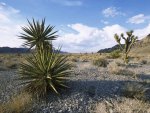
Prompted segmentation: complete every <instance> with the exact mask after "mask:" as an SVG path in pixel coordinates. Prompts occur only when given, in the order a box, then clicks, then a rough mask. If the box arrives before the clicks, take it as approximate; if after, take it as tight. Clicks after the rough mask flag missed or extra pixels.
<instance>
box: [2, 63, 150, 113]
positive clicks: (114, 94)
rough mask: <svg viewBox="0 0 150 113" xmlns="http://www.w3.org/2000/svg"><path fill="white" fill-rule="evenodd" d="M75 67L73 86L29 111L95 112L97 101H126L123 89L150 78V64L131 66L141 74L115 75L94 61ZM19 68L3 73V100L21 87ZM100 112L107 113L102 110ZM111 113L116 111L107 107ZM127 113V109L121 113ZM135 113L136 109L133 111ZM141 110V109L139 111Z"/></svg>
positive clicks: (54, 112)
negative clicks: (94, 63)
mask: <svg viewBox="0 0 150 113" xmlns="http://www.w3.org/2000/svg"><path fill="white" fill-rule="evenodd" d="M75 64H76V67H75V68H73V74H72V76H71V81H69V82H68V85H69V86H70V89H67V90H64V91H61V94H62V95H60V96H56V95H54V94H50V95H49V96H48V97H47V101H44V100H43V101H40V102H34V103H33V106H32V108H30V109H29V110H28V111H30V112H36V113H91V112H96V111H95V109H96V105H97V104H98V103H107V104H109V103H110V104H111V103H116V102H120V101H123V100H125V99H126V98H125V97H123V96H122V92H121V89H122V87H123V86H124V85H125V84H126V83H128V82H141V81H144V80H148V79H150V65H149V64H145V65H141V64H136V65H135V64H133V65H131V66H130V67H129V69H130V70H134V71H135V72H136V73H138V75H139V76H138V77H137V78H134V77H133V76H124V75H115V74H111V73H109V72H108V68H107V67H106V68H104V67H96V66H93V65H92V63H91V62H76V63H75ZM16 73H17V71H16V70H8V71H1V72H0V102H1V103H3V102H6V101H8V100H9V99H10V97H11V96H12V95H14V94H16V92H18V90H20V88H19V87H18V86H17V84H18V83H19V82H18V81H16V80H15V79H16V78H17V74H16ZM99 113H104V112H103V111H99ZM108 113H114V112H113V111H111V110H108ZM122 113H126V112H122ZM133 113H136V112H133ZM139 113H140V112H139Z"/></svg>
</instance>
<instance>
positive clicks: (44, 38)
mask: <svg viewBox="0 0 150 113" xmlns="http://www.w3.org/2000/svg"><path fill="white" fill-rule="evenodd" d="M27 21H28V25H27V26H24V27H22V30H23V31H24V33H21V35H20V36H19V37H21V39H23V40H25V43H24V44H23V45H24V46H28V47H29V49H32V48H33V47H35V48H36V50H40V47H41V46H46V45H47V44H48V46H51V47H52V44H51V43H52V40H55V39H56V38H57V37H58V35H56V33H57V31H54V26H51V25H47V26H45V19H43V20H42V21H41V22H39V21H35V20H34V19H32V21H31V22H30V21H29V20H27Z"/></svg>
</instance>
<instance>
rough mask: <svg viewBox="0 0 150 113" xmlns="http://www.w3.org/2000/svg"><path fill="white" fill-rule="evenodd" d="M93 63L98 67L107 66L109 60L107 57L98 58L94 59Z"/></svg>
mask: <svg viewBox="0 0 150 113" xmlns="http://www.w3.org/2000/svg"><path fill="white" fill-rule="evenodd" d="M93 65H95V66H98V67H107V65H108V61H107V60H106V59H105V58H98V59H96V60H93Z"/></svg>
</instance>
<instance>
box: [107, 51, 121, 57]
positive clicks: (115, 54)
mask: <svg viewBox="0 0 150 113" xmlns="http://www.w3.org/2000/svg"><path fill="white" fill-rule="evenodd" d="M120 56H121V55H120V50H115V51H113V52H111V53H110V58H113V59H115V58H119V57H120Z"/></svg>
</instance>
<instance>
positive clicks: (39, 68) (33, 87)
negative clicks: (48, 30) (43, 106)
mask: <svg viewBox="0 0 150 113" xmlns="http://www.w3.org/2000/svg"><path fill="white" fill-rule="evenodd" d="M26 61H27V63H22V64H21V65H20V70H19V73H20V79H21V80H23V81H24V82H23V84H25V86H26V89H27V91H29V92H31V93H33V94H35V95H37V96H44V95H45V94H47V92H48V91H49V90H51V91H54V92H55V93H57V94H58V90H57V88H62V87H67V86H66V84H65V83H66V81H67V79H68V78H69V75H70V74H71V70H70V68H71V65H70V64H68V63H67V57H65V56H63V55H61V54H59V51H55V52H49V49H41V50H40V51H39V52H38V53H36V54H33V55H32V58H31V57H27V58H26Z"/></svg>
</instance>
